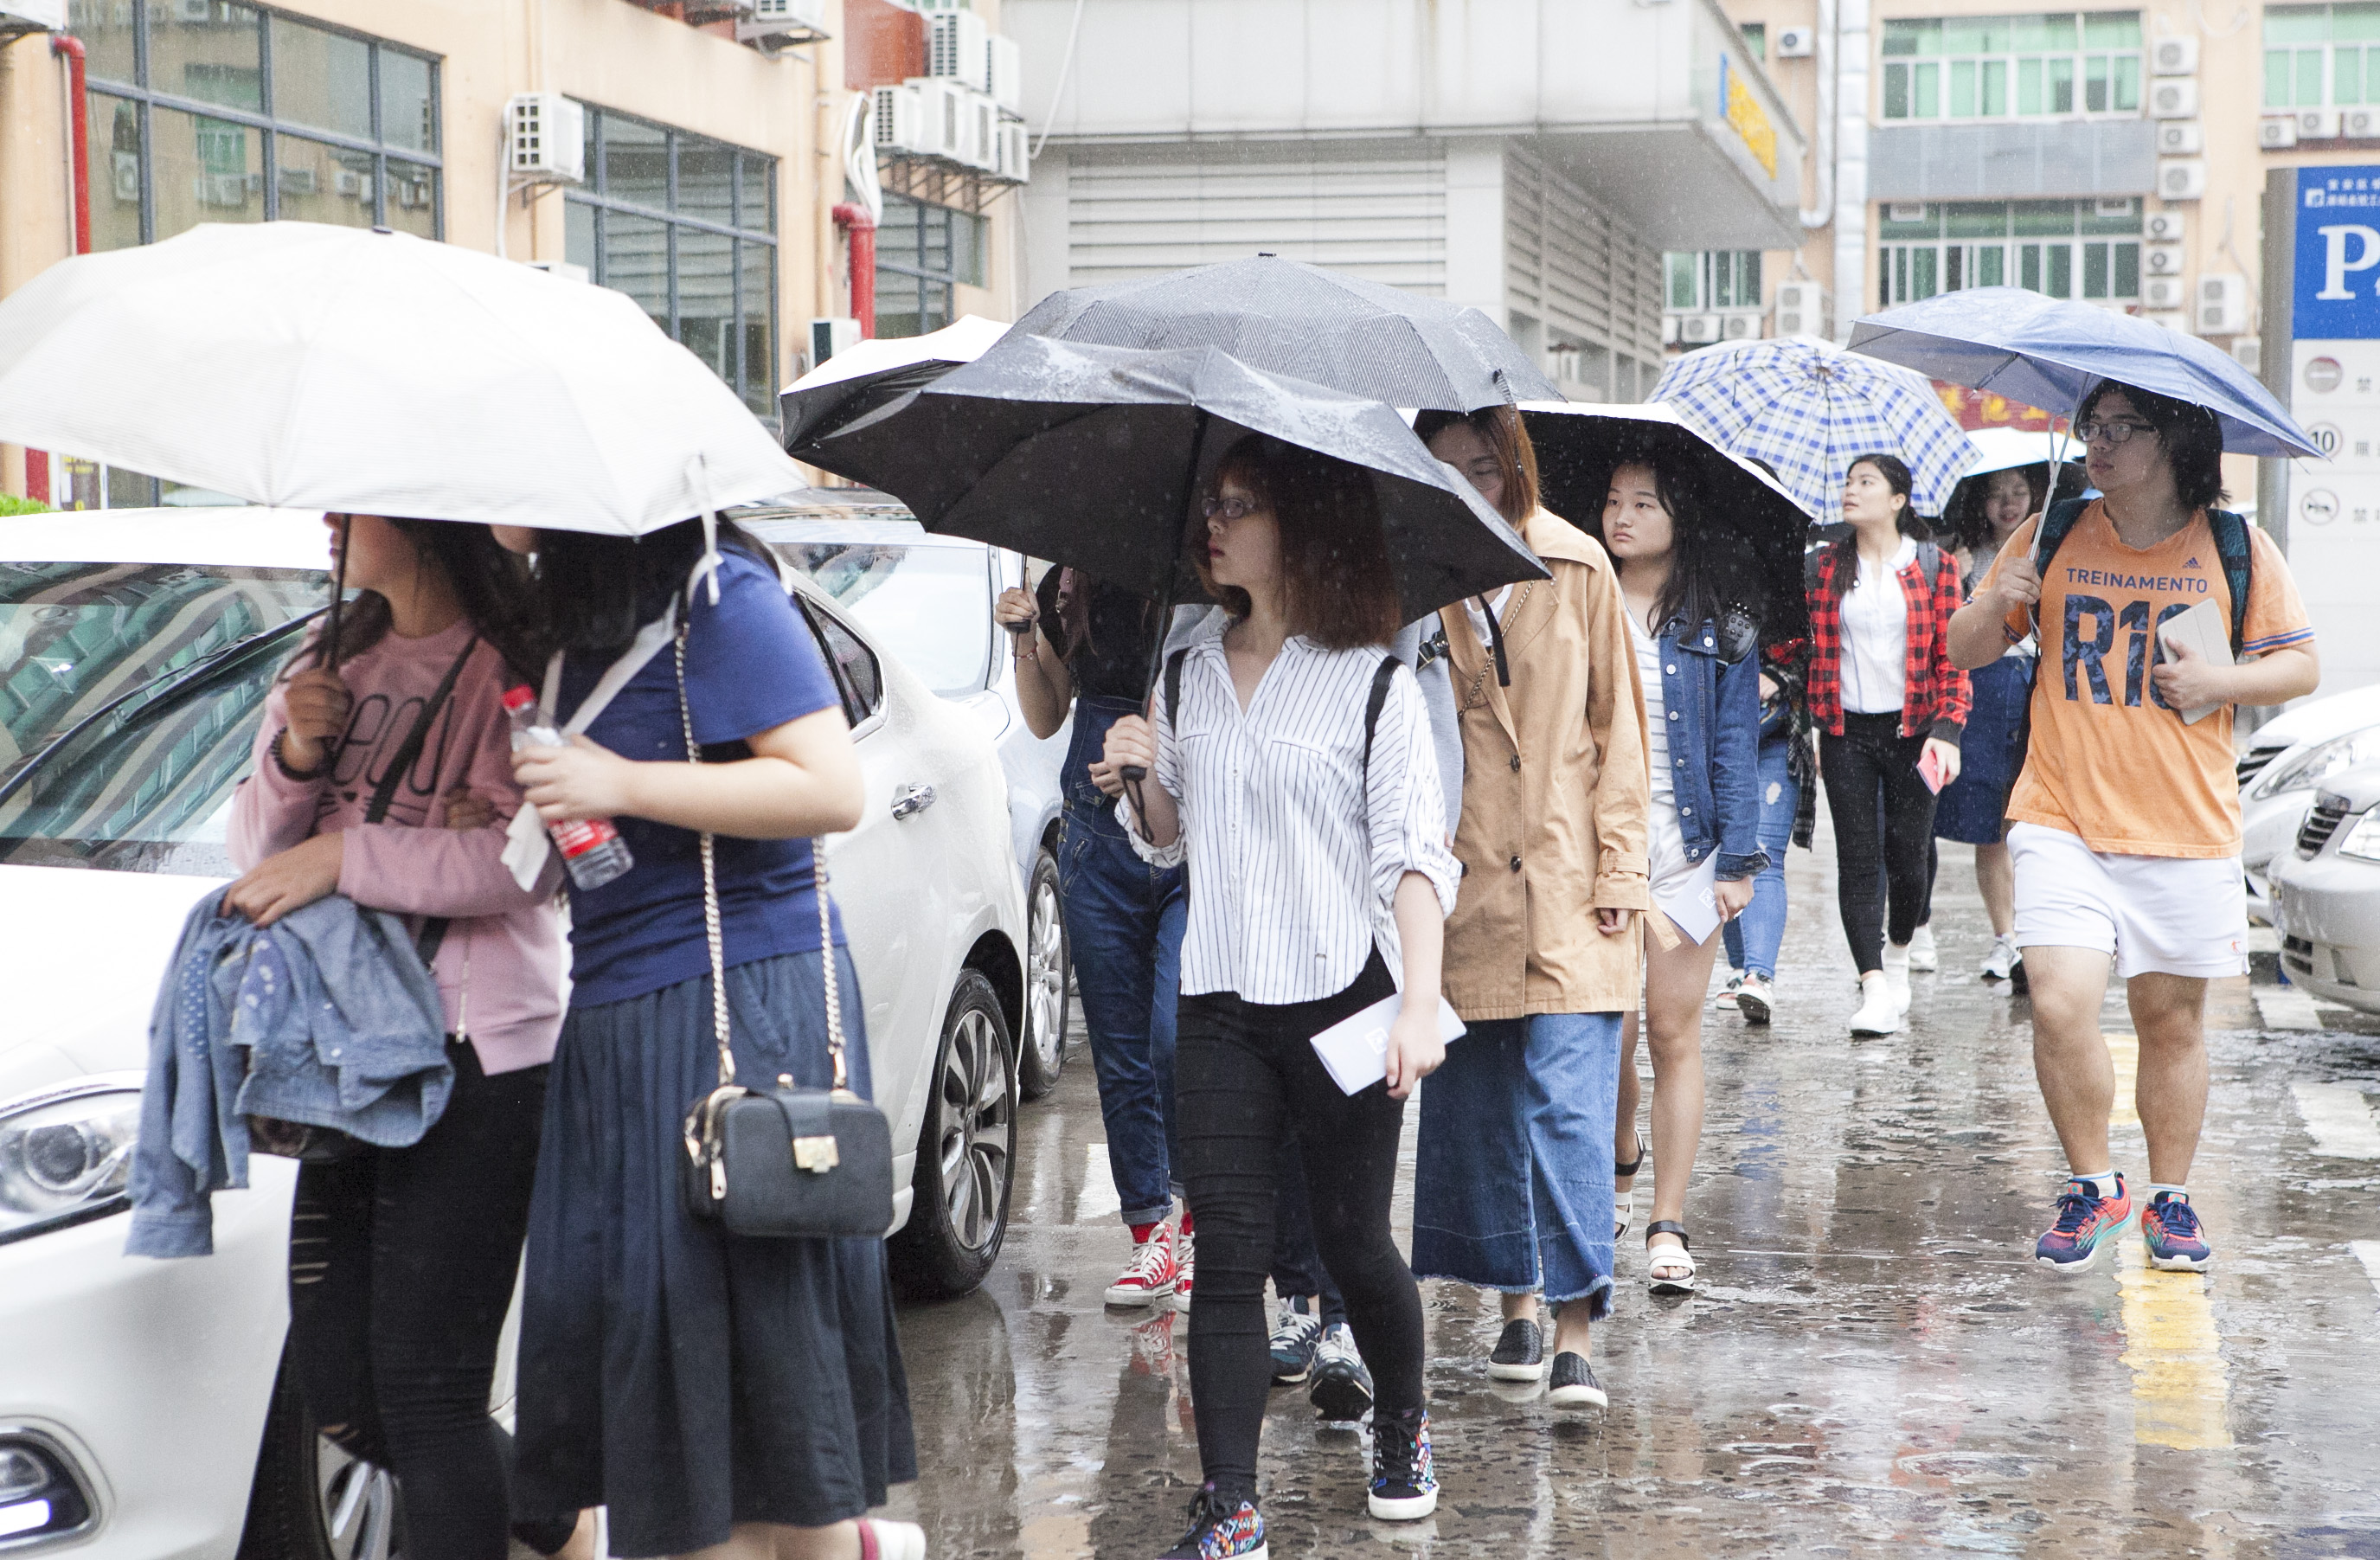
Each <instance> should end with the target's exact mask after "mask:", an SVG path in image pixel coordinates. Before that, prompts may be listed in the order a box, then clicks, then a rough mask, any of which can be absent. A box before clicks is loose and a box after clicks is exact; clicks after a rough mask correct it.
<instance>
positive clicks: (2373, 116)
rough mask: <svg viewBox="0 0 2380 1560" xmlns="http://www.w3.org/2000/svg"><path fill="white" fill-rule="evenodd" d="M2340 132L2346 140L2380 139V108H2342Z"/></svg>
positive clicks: (2339, 122) (2339, 114)
mask: <svg viewBox="0 0 2380 1560" xmlns="http://www.w3.org/2000/svg"><path fill="white" fill-rule="evenodd" d="M2338 134H2339V137H2340V139H2342V140H2380V108H2342V109H2340V110H2339V111H2338Z"/></svg>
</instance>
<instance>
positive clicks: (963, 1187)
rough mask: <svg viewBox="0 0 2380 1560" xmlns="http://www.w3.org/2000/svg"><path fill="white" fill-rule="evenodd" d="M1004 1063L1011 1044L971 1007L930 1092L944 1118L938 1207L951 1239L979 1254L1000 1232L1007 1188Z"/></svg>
mask: <svg viewBox="0 0 2380 1560" xmlns="http://www.w3.org/2000/svg"><path fill="white" fill-rule="evenodd" d="M1008 1066H1009V1061H1008V1047H1007V1046H1006V1045H1005V1044H1003V1043H1002V1041H1001V1038H1000V1034H999V1031H997V1030H994V1029H993V1028H992V1023H991V1018H990V1015H989V1014H986V1013H984V1012H981V1011H980V1010H975V1009H971V1010H969V1011H968V1012H966V1013H965V1014H962V1015H961V1016H960V1018H959V1021H958V1028H957V1030H956V1031H955V1032H954V1033H953V1035H952V1036H951V1044H950V1050H949V1053H948V1054H947V1055H946V1057H945V1058H944V1060H943V1063H942V1076H941V1087H940V1088H939V1089H937V1090H936V1091H935V1092H936V1094H937V1096H938V1097H939V1099H940V1101H941V1117H942V1125H941V1176H942V1207H943V1209H944V1210H945V1211H946V1212H947V1214H948V1217H949V1219H950V1223H951V1232H952V1234H953V1235H954V1236H956V1237H957V1238H958V1241H959V1244H960V1245H962V1246H964V1247H965V1248H966V1249H968V1250H970V1251H980V1250H983V1249H985V1248H987V1247H988V1246H990V1244H991V1242H992V1240H993V1239H994V1238H995V1237H997V1236H998V1235H999V1233H1000V1225H1001V1216H1002V1209H1001V1195H1000V1194H1001V1189H1002V1188H1003V1187H1005V1186H1006V1185H1007V1184H1008V1159H1009V1154H1010V1153H1011V1152H1012V1151H1013V1149H1014V1136H1015V1125H1016V1124H1015V1121H1014V1116H1013V1115H1012V1114H1011V1112H1010V1108H1009V1088H1008Z"/></svg>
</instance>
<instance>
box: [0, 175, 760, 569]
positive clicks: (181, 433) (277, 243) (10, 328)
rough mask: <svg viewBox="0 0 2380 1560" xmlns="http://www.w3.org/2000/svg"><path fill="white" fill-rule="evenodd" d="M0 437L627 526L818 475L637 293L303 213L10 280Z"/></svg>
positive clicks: (288, 482)
mask: <svg viewBox="0 0 2380 1560" xmlns="http://www.w3.org/2000/svg"><path fill="white" fill-rule="evenodd" d="M0 440H6V441H8V442H11V443H15V444H23V445H32V446H33V447H35V448H37V449H54V450H62V451H65V452H67V453H68V454H73V455H79V456H84V457H91V458H96V459H100V460H103V461H105V462H107V463H108V464H110V465H114V466H123V467H128V468H129V469H133V470H136V471H144V472H148V473H150V474H151V475H153V476H159V477H165V478H169V479H171V480H172V481H177V482H188V483H192V484H195V485H196V486H199V487H202V488H211V489H213V490H214V491H216V492H219V493H226V494H233V495H234V496H236V497H238V498H243V499H246V500H248V501H249V502H250V503H255V504H264V505H271V506H276V507H280V508H291V509H330V510H342V511H346V510H353V511H358V512H361V513H365V514H380V515H396V516H406V517H410V518H419V519H442V520H483V521H487V522H489V523H492V524H496V525H514V526H536V527H543V528H548V529H554V530H583V531H595V532H600V533H603V534H608V535H615V536H636V535H641V534H643V533H644V532H646V531H650V530H658V529H660V528H661V527H662V526H666V525H670V524H673V523H674V522H676V521H679V520H683V519H686V518H690V517H692V516H694V515H697V514H700V513H704V512H706V511H708V510H710V509H714V508H717V507H719V506H723V505H728V504H734V503H737V502H741V501H744V500H748V499H756V498H763V497H766V496H768V495H769V494H777V493H783V492H785V491H786V490H788V489H791V488H797V487H799V486H801V485H802V475H801V471H800V469H798V468H796V467H795V465H794V463H793V462H792V461H791V460H789V459H787V458H786V457H785V454H784V452H783V450H781V449H779V448H778V447H777V444H776V441H775V440H774V439H772V438H771V437H770V435H769V433H768V431H767V430H766V429H764V428H763V427H762V426H761V425H760V424H759V421H757V420H755V419H754V418H753V416H752V414H751V413H750V412H749V411H748V410H747V409H746V408H745V407H744V404H743V402H742V401H740V400H739V399H737V398H736V396H735V392H734V391H732V390H730V389H729V388H728V387H727V386H726V384H724V383H722V381H721V380H720V378H719V377H718V375H716V374H714V373H712V372H710V369H708V368H706V367H705V366H704V365H703V363H702V360H700V359H698V358H697V357H696V356H695V355H694V354H693V353H691V352H689V351H687V350H686V348H685V347H681V346H679V345H678V344H677V343H676V342H674V341H672V340H671V339H670V338H669V337H668V336H666V335H662V332H661V331H660V329H659V328H658V327H656V326H655V325H654V324H653V323H652V321H650V319H648V318H646V316H645V313H644V311H642V310H640V309H639V308H637V305H636V304H635V302H633V301H632V300H631V299H629V298H628V297H627V296H626V295H625V294H623V293H618V292H614V291H613V290H611V289H610V288H608V287H591V286H585V285H583V284H580V283H576V282H570V281H565V280H563V279H561V278H559V277H554V276H549V275H547V274H544V273H543V272H540V271H534V270H531V269H530V268H529V267H528V266H526V265H520V264H516V263H513V262H507V261H501V260H498V259H496V258H495V257H493V256H492V255H484V254H480V253H476V252H474V251H473V250H466V249H460V248H457V247H455V245H452V244H439V243H432V242H430V241H429V240H426V239H421V238H412V237H409V236H408V235H406V234H402V233H386V232H371V231H367V230H365V229H361V228H352V227H331V226H326V225H321V224H317V223H306V222H267V223H258V224H255V225H206V226H200V227H197V228H193V229H192V230H191V231H189V232H188V233H185V234H183V235H181V236H180V237H178V238H169V239H167V240H165V242H164V243H162V244H151V245H148V246H145V247H143V248H140V249H130V250H115V251H114V252H113V253H108V254H94V255H85V256H82V257H80V258H78V259H74V260H67V261H61V262H59V263H57V264H56V265H54V266H52V267H51V268H50V269H49V270H47V271H45V272H43V273H42V274H41V275H39V276H36V277H35V278H34V279H33V280H32V281H30V282H29V283H28V284H26V285H25V286H22V287H20V288H18V290H17V291H16V292H15V293H14V294H12V295H11V296H10V297H9V298H7V299H6V300H5V301H0Z"/></svg>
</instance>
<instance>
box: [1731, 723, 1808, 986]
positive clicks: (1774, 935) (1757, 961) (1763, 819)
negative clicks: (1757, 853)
mask: <svg viewBox="0 0 2380 1560" xmlns="http://www.w3.org/2000/svg"><path fill="white" fill-rule="evenodd" d="M1791 747H1792V744H1791V743H1790V742H1787V741H1785V740H1783V739H1781V738H1780V739H1778V740H1774V741H1767V742H1763V743H1761V744H1760V848H1761V849H1763V850H1765V851H1767V852H1768V865H1767V868H1766V869H1765V870H1764V871H1762V872H1761V873H1760V875H1759V876H1757V877H1755V878H1754V879H1753V880H1752V903H1751V904H1749V905H1746V906H1745V907H1744V908H1743V914H1742V915H1740V916H1738V917H1736V918H1735V919H1734V920H1731V921H1729V922H1728V923H1727V933H1726V934H1727V964H1728V968H1729V969H1741V970H1743V971H1744V973H1746V974H1748V975H1757V976H1759V977H1760V978H1761V979H1762V980H1764V981H1774V980H1775V979H1777V950H1778V948H1779V947H1780V946H1782V945H1783V944H1784V942H1785V847H1787V846H1790V845H1791V844H1792V843H1793V813H1794V810H1796V809H1797V808H1799V807H1800V806H1801V805H1802V787H1801V786H1797V785H1795V784H1794V783H1793V775H1792V773H1791V769H1790V768H1789V767H1788V765H1787V759H1788V757H1789V756H1790V753H1791Z"/></svg>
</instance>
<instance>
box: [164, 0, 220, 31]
mask: <svg viewBox="0 0 2380 1560" xmlns="http://www.w3.org/2000/svg"><path fill="white" fill-rule="evenodd" d="M174 19H175V20H176V21H178V22H180V23H181V24H182V25H183V26H185V27H204V26H206V25H207V24H208V23H210V22H212V21H213V20H214V19H215V0H174Z"/></svg>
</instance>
